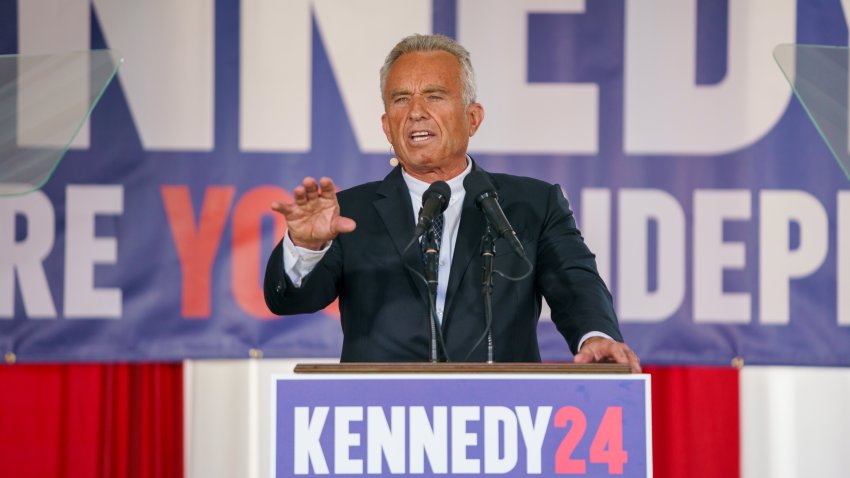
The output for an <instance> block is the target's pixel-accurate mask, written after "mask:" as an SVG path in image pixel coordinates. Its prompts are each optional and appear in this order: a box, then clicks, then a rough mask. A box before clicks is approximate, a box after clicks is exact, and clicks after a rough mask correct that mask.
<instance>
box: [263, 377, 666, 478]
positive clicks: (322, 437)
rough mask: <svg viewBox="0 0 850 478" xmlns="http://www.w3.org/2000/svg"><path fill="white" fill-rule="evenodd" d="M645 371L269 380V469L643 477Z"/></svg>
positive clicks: (646, 470)
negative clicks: (270, 389)
mask: <svg viewBox="0 0 850 478" xmlns="http://www.w3.org/2000/svg"><path fill="white" fill-rule="evenodd" d="M649 388H650V384H649V377H648V376H647V375H573V374H319V375H309V374H308V375H299V374H295V375H286V376H278V377H275V381H274V385H273V387H272V393H273V397H272V403H273V415H272V416H273V417H274V418H273V420H274V422H273V423H274V426H273V436H272V467H271V470H272V476H274V477H276V478H282V477H291V476H352V475H378V476H409V475H416V476H440V477H446V476H469V475H478V476H512V477H518V476H535V477H538V476H564V475H571V476H582V477H601V476H627V477H644V476H652V463H651V443H652V442H651V438H650V437H651V431H650V425H651V420H650V390H649Z"/></svg>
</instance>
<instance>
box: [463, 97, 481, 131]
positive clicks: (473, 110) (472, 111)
mask: <svg viewBox="0 0 850 478" xmlns="http://www.w3.org/2000/svg"><path fill="white" fill-rule="evenodd" d="M466 117H467V119H468V121H469V137H470V138H471V137H472V135H474V134H475V132H476V131H478V127H479V126H481V122H482V121H484V107H483V106H481V103H472V104H471V105H469V107H468V108H467V109H466Z"/></svg>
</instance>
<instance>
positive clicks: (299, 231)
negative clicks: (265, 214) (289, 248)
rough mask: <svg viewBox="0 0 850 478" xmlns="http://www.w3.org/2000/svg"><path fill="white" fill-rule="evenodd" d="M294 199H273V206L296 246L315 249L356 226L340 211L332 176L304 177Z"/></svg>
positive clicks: (295, 191) (320, 247)
mask: <svg viewBox="0 0 850 478" xmlns="http://www.w3.org/2000/svg"><path fill="white" fill-rule="evenodd" d="M293 192H294V194H295V202H292V203H288V204H285V203H280V202H273V203H272V205H271V208H272V210H274V211H277V212H279V213H281V214H283V215H284V216H285V217H286V224H287V228H288V233H289V238H290V239H291V240H292V243H293V244H295V245H296V246H298V247H304V248H306V249H312V250H314V251H318V250H320V249H322V248H323V247H325V245H326V244H327V243H328V242H330V241H332V240H333V239H334V238H335V237H336V236H337V235H339V234H344V233H346V232H351V231H353V230H354V228H355V227H357V224H355V222H354V220H352V219H349V218H347V217H342V216H340V215H339V202H338V201H337V198H336V187H335V186H334V182H333V180H331V178H321V179H320V180H319V182H316V180H315V179H313V178H311V177H307V178H304V181H303V182H302V185H301V186H298V187H296V188H295V190H294V191H293Z"/></svg>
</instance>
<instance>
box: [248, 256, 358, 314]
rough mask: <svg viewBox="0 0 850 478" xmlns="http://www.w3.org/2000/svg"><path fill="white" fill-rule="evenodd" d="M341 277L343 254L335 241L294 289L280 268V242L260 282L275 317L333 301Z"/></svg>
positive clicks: (311, 308)
mask: <svg viewBox="0 0 850 478" xmlns="http://www.w3.org/2000/svg"><path fill="white" fill-rule="evenodd" d="M341 275H342V251H341V248H340V245H339V243H338V241H334V242H333V243H332V244H331V247H330V249H329V250H328V252H327V253H326V254H325V256H324V257H323V258H322V260H321V261H319V263H318V264H317V265H316V267H315V268H314V269H313V271H312V272H310V273H309V274H308V275H307V276H306V277H305V278H304V279H303V281H302V283H301V287H295V286H294V285H293V284H292V281H291V280H290V279H289V277H288V276H287V274H286V272H285V271H284V268H283V241H281V242H279V243H278V244H277V245H276V246H275V248H274V251H272V254H271V257H269V261H268V264H266V276H265V279H264V281H263V295H264V297H265V299H266V306H268V308H269V310H271V311H272V312H273V313H275V314H278V315H292V314H304V313H311V312H316V311H319V310H322V309H324V308H325V307H327V306H328V304H330V303H331V302H333V300H334V299H335V298H336V296H337V294H338V285H339V280H340V277H341Z"/></svg>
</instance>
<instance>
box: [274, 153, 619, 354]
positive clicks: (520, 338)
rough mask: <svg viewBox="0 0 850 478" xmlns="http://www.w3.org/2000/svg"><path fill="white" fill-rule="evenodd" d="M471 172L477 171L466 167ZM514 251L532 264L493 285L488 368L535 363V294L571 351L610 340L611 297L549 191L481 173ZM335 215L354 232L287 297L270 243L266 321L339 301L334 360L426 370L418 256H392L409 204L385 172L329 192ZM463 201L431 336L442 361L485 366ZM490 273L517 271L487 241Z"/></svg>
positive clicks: (397, 173)
mask: <svg viewBox="0 0 850 478" xmlns="http://www.w3.org/2000/svg"><path fill="white" fill-rule="evenodd" d="M473 167H474V168H476V169H480V168H478V167H477V165H474V164H473ZM487 174H488V177H489V179H490V180H491V182H492V183H493V184H494V185H495V186H496V190H497V192H498V195H499V201H500V204H501V205H502V209H503V210H504V212H505V215H506V216H507V218H508V220H509V221H510V222H511V224H512V225H513V227H514V230H515V231H516V233H517V236H518V237H519V239H520V241H522V243H523V246H524V248H525V252H526V254H527V256H528V258H529V259H530V260H531V262H532V263H533V264H534V272H533V274H532V275H531V276H529V277H528V278H526V279H524V280H522V281H519V282H511V281H508V280H506V279H504V278H502V277H499V276H495V278H494V288H493V298H492V300H493V302H492V303H493V337H494V344H495V360H496V361H498V362H539V361H540V352H539V348H538V344H537V321H538V317H539V315H540V305H541V296H543V297H545V298H546V301H547V302H548V303H549V305H550V307H551V310H552V319H553V321H554V322H555V324H556V326H557V328H558V330H559V331H560V332H561V334H562V335H563V336H564V337H565V339H566V340H567V343H568V344H569V346H570V349H571V350H572V351H573V353H575V352H576V347H577V346H578V342H579V340H580V339H581V337H582V336H583V335H584V334H586V333H587V332H590V331H599V332H603V333H606V334H608V335H609V336H611V337H612V338H614V339H616V340H622V336H621V335H620V331H619V327H618V324H617V318H616V315H615V313H614V307H613V304H612V300H611V294H610V293H609V292H608V289H607V288H606V286H605V284H604V283H603V281H602V279H601V278H600V277H599V274H598V273H597V270H596V262H595V258H594V255H593V254H592V253H591V252H590V250H588V248H587V246H586V245H585V244H584V240H583V239H582V237H581V235H580V233H579V230H578V229H577V228H576V224H575V220H574V218H573V214H572V211H571V210H570V208H569V205H568V203H567V200H566V198H564V196H563V193H562V192H561V189H560V187H559V186H557V185H551V184H548V183H545V182H543V181H539V180H536V179H531V178H524V177H518V176H510V175H505V174H492V173H487ZM338 197H339V204H340V213H341V214H342V215H343V216H345V217H350V218H352V219H354V220H355V221H356V222H357V229H356V230H355V231H354V232H352V233H349V234H341V235H340V236H338V237H337V238H336V239H335V240H334V241H333V243H332V245H331V247H330V250H329V251H328V252H327V254H325V256H324V257H323V258H322V260H321V261H320V262H319V264H318V265H317V266H316V268H315V269H314V270H313V271H312V272H311V273H310V274H309V275H308V276H307V277H306V278H305V279H304V280H303V281H302V285H301V287H298V288H296V287H294V286H293V285H292V283H291V282H290V280H289V278H288V277H287V276H286V274H285V272H284V271H283V259H282V249H283V247H282V245H281V244H280V243H279V244H278V245H277V246H276V247H275V249H274V251H273V252H272V255H271V257H270V258H269V262H268V265H267V267H266V275H265V283H264V291H265V299H266V304H267V305H268V307H269V309H270V310H271V311H272V312H274V313H277V314H286V315H291V314H299V313H307V312H315V311H318V310H321V309H323V308H324V307H326V306H327V305H328V304H330V303H331V302H332V301H333V300H334V298H336V297H337V296H339V308H340V313H341V323H342V330H343V334H344V340H343V346H342V355H341V360H342V361H343V362H374V361H380V362H410V361H412V362H415V361H427V360H428V358H429V350H430V323H429V318H428V306H427V304H428V301H427V289H426V286H425V284H424V283H423V282H422V281H421V279H418V278H416V277H415V276H414V275H413V274H412V273H411V272H409V271H408V270H406V268H405V267H404V264H405V263H407V264H408V265H410V266H411V267H413V268H415V269H416V270H419V271H421V270H422V259H421V257H420V251H419V247H417V246H414V247H411V248H410V249H409V250H408V251H407V253H406V254H404V256H402V251H403V250H404V247H405V246H406V245H407V244H408V242H409V241H410V239H411V237H412V236H413V229H414V223H413V215H412V214H411V211H412V210H413V207H412V205H411V202H410V194H409V193H408V190H407V186H406V185H405V183H404V179H403V178H402V175H401V168H400V167H396V168H395V169H393V171H392V172H390V173H389V175H387V177H386V178H384V180H383V181H376V182H371V183H367V184H363V185H360V186H356V187H354V188H351V189H348V190H346V191H342V192H340V193H339V194H338ZM474 199H475V198H472V197H469V195H467V196H466V197H465V199H464V204H463V208H462V212H461V220H460V229H459V231H458V236H457V243H456V244H455V250H454V256H453V259H452V264H451V271H450V277H449V284H448V291H447V295H446V303H445V307H444V313H443V324H442V333H443V336H444V338H445V344H446V349H447V351H448V355H449V357H450V358H451V359H452V360H454V361H458V360H462V359H464V358H465V357H467V356H468V360H471V361H484V360H485V359H486V344H485V343H484V342H486V341H482V342H481V343H479V345H478V346H477V347H476V348H475V350H472V351H471V352H470V349H471V348H472V347H473V345H474V344H475V343H476V342H477V341H478V340H479V338H480V337H481V335H482V333H483V332H484V330H485V321H484V301H483V298H482V294H481V290H482V287H481V280H482V261H481V256H480V250H479V249H480V240H481V235H482V234H483V232H484V229H485V224H486V222H485V218H484V216H483V214H482V213H481V212H480V211H478V210H477V208H476V207H475V204H474ZM495 267H496V269H498V270H500V271H503V272H504V273H505V274H507V275H510V276H520V275H522V274H523V273H524V272H525V271H526V265H525V263H524V261H522V259H521V258H520V257H518V256H517V255H516V254H515V253H514V252H513V251H512V250H511V249H510V247H509V246H508V244H507V243H506V242H504V241H503V240H502V239H499V240H497V241H496V258H495Z"/></svg>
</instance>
